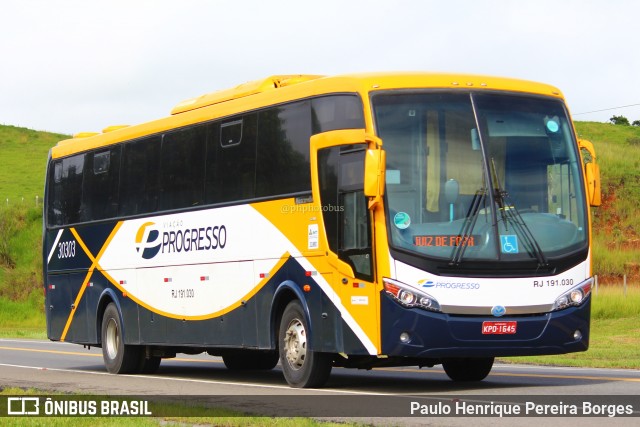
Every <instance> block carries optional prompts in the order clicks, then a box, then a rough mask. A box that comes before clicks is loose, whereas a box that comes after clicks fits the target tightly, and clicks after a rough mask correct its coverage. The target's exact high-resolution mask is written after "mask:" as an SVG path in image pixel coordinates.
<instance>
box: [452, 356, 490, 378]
mask: <svg viewBox="0 0 640 427" xmlns="http://www.w3.org/2000/svg"><path fill="white" fill-rule="evenodd" d="M442 367H443V368H444V371H445V372H446V373H447V375H448V376H449V378H451V379H452V380H453V381H482V380H483V379H485V378H486V377H487V375H489V372H491V368H492V367H493V357H478V358H475V357H464V358H455V359H445V360H444V361H443V362H442Z"/></svg>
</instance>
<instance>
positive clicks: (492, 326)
mask: <svg viewBox="0 0 640 427" xmlns="http://www.w3.org/2000/svg"><path fill="white" fill-rule="evenodd" d="M517 325H518V322H516V321H513V322H482V335H508V334H515V333H516V326H517Z"/></svg>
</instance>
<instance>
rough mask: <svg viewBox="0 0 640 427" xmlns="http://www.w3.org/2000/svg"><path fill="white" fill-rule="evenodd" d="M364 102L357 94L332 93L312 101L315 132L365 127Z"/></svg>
mask: <svg viewBox="0 0 640 427" xmlns="http://www.w3.org/2000/svg"><path fill="white" fill-rule="evenodd" d="M362 108H363V107H362V102H361V101H360V98H358V97H357V96H355V95H332V96H323V97H321V98H315V99H313V100H312V101H311V113H312V118H313V133H314V134H316V133H320V132H327V131H330V130H338V129H360V128H364V117H363V111H362Z"/></svg>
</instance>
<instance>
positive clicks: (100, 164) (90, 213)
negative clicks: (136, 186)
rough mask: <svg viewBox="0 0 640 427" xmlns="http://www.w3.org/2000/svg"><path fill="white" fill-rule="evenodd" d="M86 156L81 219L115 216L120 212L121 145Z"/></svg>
mask: <svg viewBox="0 0 640 427" xmlns="http://www.w3.org/2000/svg"><path fill="white" fill-rule="evenodd" d="M86 156H87V157H86V162H87V165H86V168H85V174H84V184H83V188H82V212H81V220H83V221H92V220H100V219H105V218H113V217H114V216H116V215H117V214H118V182H119V172H120V146H114V147H112V148H111V149H110V150H107V151H100V152H93V153H87V155H86Z"/></svg>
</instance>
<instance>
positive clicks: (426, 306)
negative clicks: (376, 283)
mask: <svg viewBox="0 0 640 427" xmlns="http://www.w3.org/2000/svg"><path fill="white" fill-rule="evenodd" d="M382 282H383V284H384V290H385V292H386V293H387V294H388V295H390V296H391V297H392V298H393V299H394V300H395V301H396V302H398V303H399V304H400V305H402V306H404V307H407V308H414V307H417V308H421V309H423V310H429V311H440V304H439V303H438V300H436V299H435V298H434V297H432V296H431V295H429V294H426V293H424V292H420V291H418V290H417V289H414V288H412V287H410V286H409V285H406V284H404V283H402V282H398V281H397V280H393V279H389V278H386V277H385V278H383V279H382Z"/></svg>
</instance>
